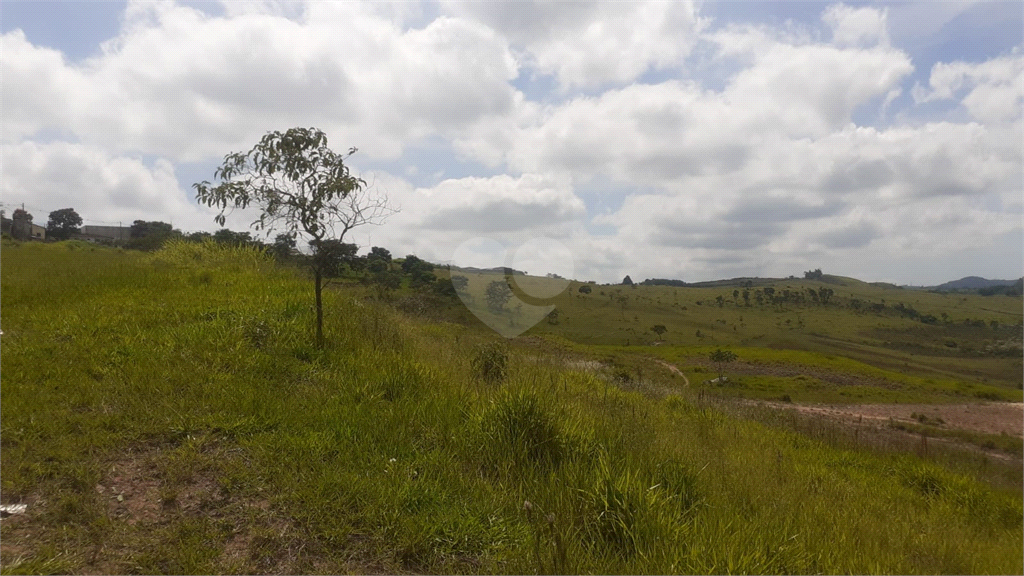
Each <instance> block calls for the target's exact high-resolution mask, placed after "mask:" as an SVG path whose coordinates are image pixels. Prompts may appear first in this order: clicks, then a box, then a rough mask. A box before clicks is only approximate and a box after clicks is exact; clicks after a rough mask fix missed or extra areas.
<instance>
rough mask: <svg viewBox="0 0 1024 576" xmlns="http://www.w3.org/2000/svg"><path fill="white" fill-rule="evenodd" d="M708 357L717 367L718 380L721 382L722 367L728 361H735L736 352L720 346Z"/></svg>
mask: <svg viewBox="0 0 1024 576" xmlns="http://www.w3.org/2000/svg"><path fill="white" fill-rule="evenodd" d="M709 358H710V359H711V361H712V362H714V363H715V366H716V367H717V368H718V381H719V382H722V367H723V366H724V365H725V364H728V363H729V362H733V361H735V360H736V353H735V352H733V351H732V350H722V349H721V348H718V349H716V350H715V351H714V352H712V353H711V354H710V356H709Z"/></svg>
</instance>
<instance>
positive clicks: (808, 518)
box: [0, 244, 1024, 573]
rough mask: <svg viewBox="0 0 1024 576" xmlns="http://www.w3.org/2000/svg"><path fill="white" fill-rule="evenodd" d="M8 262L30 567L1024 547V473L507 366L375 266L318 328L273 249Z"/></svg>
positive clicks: (864, 558) (8, 381)
mask: <svg viewBox="0 0 1024 576" xmlns="http://www.w3.org/2000/svg"><path fill="white" fill-rule="evenodd" d="M0 258H2V269H0V273H2V275H0V280H2V286H0V289H2V297H3V318H2V322H3V330H4V335H3V336H2V346H3V349H2V355H0V378H2V379H0V389H2V405H0V415H2V418H0V446H2V453H0V464H2V468H0V489H2V499H3V501H4V502H5V503H6V502H16V501H24V502H27V503H29V505H30V506H29V510H30V511H29V513H28V514H27V515H26V516H27V518H25V519H24V520H26V521H18V522H10V521H9V520H5V521H4V523H3V524H0V530H2V537H3V541H4V547H3V548H0V561H2V564H3V569H4V571H5V572H27V571H58V572H82V571H107V572H151V573H196V572H211V573H212V572H229V571H231V572H243V573H254V572H277V573H279V572H314V571H318V572H332V573H337V572H342V571H344V572H367V571H382V572H407V571H421V572H452V573H456V572H458V573H462V572H473V573H477V572H504V573H537V572H601V573H648V572H663V573H669V572H671V573H690V572H694V573H697V572H699V573H724V572H760V573H776V572H779V573H781V572H803V573H811V572H828V573H841V572H844V573H845V572H860V573H868V572H871V573H876V572H900V573H925V572H928V573H1020V572H1021V571H1022V569H1024V567H1022V560H1021V557H1022V545H1021V537H1022V526H1021V523H1022V504H1021V502H1022V498H1021V494H1020V493H1019V492H1016V493H1015V492H1012V491H1000V490H997V489H994V488H991V487H989V486H987V485H986V484H984V483H981V482H978V481H977V480H974V479H972V478H970V477H968V476H966V475H961V474H957V473H954V472H952V471H949V470H947V469H944V468H942V467H940V466H937V465H935V464H932V463H929V462H926V461H921V460H920V459H918V458H916V457H914V456H912V455H907V454H891V455H886V454H875V453H871V452H867V451H863V450H857V449H852V448H851V449H843V448H836V447H830V446H828V445H826V444H825V443H823V442H820V441H817V440H814V439H810V438H808V437H807V436H804V435H800V434H797V433H794V432H787V431H783V430H779V429H775V428H771V427H768V426H765V425H763V424H760V423H757V422H754V421H751V420H743V419H738V418H733V417H730V416H728V415H726V414H724V413H723V412H722V411H720V410H717V409H715V408H714V407H709V406H701V405H699V404H696V403H694V402H691V401H689V400H687V399H684V398H679V397H672V398H669V399H665V400H656V399H651V398H648V397H645V396H644V395H642V394H640V393H638V392H631V391H625V390H621V389H619V388H616V387H611V388H609V387H608V386H607V385H606V383H605V382H604V381H602V380H600V379H599V378H598V377H597V376H595V375H594V374H590V373H586V372H580V371H573V370H568V369H566V368H564V367H563V366H562V365H561V364H560V363H559V362H535V361H531V357H532V356H534V355H536V353H537V352H536V350H533V349H531V350H526V349H520V348H519V347H517V346H515V345H513V346H512V347H511V348H510V349H509V350H508V351H507V365H506V370H505V374H504V378H503V379H502V380H501V382H500V383H497V382H496V383H495V384H488V383H485V382H482V381H481V378H480V375H479V366H474V363H473V358H472V352H467V351H472V350H473V347H474V346H475V345H477V344H482V343H485V342H486V341H487V340H488V336H487V335H486V334H485V333H476V332H473V331H472V330H467V329H466V328H464V327H460V326H455V325H444V324H431V325H424V324H423V323H422V322H420V321H418V320H414V319H410V318H406V317H404V316H402V315H401V314H399V313H397V312H396V311H395V310H393V309H391V308H389V307H387V306H386V305H384V304H381V303H379V302H375V301H372V300H369V299H364V298H362V297H361V295H360V293H359V292H358V289H357V288H346V289H343V290H333V291H327V294H325V296H326V301H325V312H326V322H325V328H326V329H327V342H328V344H327V346H326V347H325V348H324V349H322V350H319V349H317V348H316V347H315V346H313V345H312V342H313V340H312V318H313V316H312V288H311V286H310V285H309V282H308V281H307V280H306V279H304V278H298V277H296V276H295V275H294V274H293V273H291V272H289V271H286V270H279V269H276V268H275V267H274V266H273V264H272V263H271V262H269V261H268V260H266V259H265V258H264V257H262V256H261V255H260V254H258V253H254V252H251V251H249V252H246V251H244V250H243V251H238V250H237V249H227V248H223V247H218V246H215V245H192V246H183V245H182V246H179V245H170V246H168V247H167V248H165V249H164V250H163V251H161V252H157V253H155V254H153V255H143V254H134V253H124V252H118V251H115V250H103V249H96V250H86V249H79V248H76V249H74V250H69V249H68V248H66V247H64V246H62V245H61V244H54V245H38V244H26V245H18V246H4V247H3V249H2V252H0ZM100 488H102V489H103V490H102V491H101V490H100ZM115 490H116V491H115ZM117 496H120V497H121V498H122V500H118V499H117Z"/></svg>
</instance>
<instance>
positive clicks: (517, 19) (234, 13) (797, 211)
mask: <svg viewBox="0 0 1024 576" xmlns="http://www.w3.org/2000/svg"><path fill="white" fill-rule="evenodd" d="M808 6H812V7H811V8H810V9H811V10H814V11H815V13H814V14H812V15H811V17H810V18H808V19H807V20H806V22H810V23H809V24H794V23H792V22H788V23H786V24H785V25H784V26H770V25H766V24H756V25H755V24H749V23H734V22H728V21H721V22H713V21H710V20H708V19H706V18H703V17H702V16H701V15H700V10H699V5H698V4H693V3H688V2H682V3H680V2H676V3H671V2H649V3H634V2H631V3H607V2H593V3H539V2H538V3H528V4H523V3H518V4H514V5H502V4H493V3H462V2H459V3H454V2H453V3H442V4H441V5H440V7H437V6H433V5H424V4H413V3H390V4H387V3H385V4H381V3H363V4H360V3H353V2H319V1H311V2H307V3H293V2H275V1H267V2H246V3H241V2H230V1H227V2H224V3H223V6H222V7H221V10H219V11H216V10H215V9H213V8H211V6H209V5H204V6H202V8H203V9H202V10H200V9H196V8H193V7H190V6H183V5H180V4H176V3H174V2H129V3H128V5H127V7H126V9H125V13H124V17H123V19H122V28H121V30H120V31H119V33H118V34H117V35H116V36H115V37H114V38H111V39H110V40H109V41H107V42H106V43H104V44H103V45H102V47H101V50H100V51H99V52H98V53H97V54H96V55H94V56H93V57H90V58H87V59H85V60H82V61H76V62H72V61H70V60H69V59H67V58H66V57H65V56H64V55H63V54H62V53H61V52H60V51H58V50H55V49H53V48H46V47H40V46H36V45H33V44H32V43H31V42H30V41H29V40H28V39H27V38H26V37H25V35H24V34H23V33H22V32H21V31H20V30H11V31H9V32H7V33H6V34H3V35H2V36H0V51H2V52H3V54H4V57H3V59H0V74H2V77H3V83H2V86H0V90H2V98H3V107H4V110H3V112H4V114H3V120H2V121H3V130H2V136H0V138H2V140H0V142H2V148H0V151H2V156H3V158H2V160H3V162H2V168H0V170H2V179H0V181H2V189H0V190H2V193H3V195H4V197H5V199H7V200H10V199H18V200H25V201H26V202H28V201H29V200H30V199H32V198H37V199H39V203H40V204H45V206H46V207H47V208H51V207H52V208H60V207H64V206H66V205H70V206H74V207H75V208H76V209H77V210H79V212H80V213H81V214H82V215H83V216H84V217H86V218H93V219H97V220H118V219H124V220H128V221H130V220H133V219H135V218H146V219H162V220H172V219H173V221H174V223H175V225H176V226H178V227H182V228H189V229H209V228H210V227H211V224H212V220H211V218H210V214H208V213H207V212H206V211H204V209H201V208H200V207H198V206H196V205H195V203H194V202H193V201H192V199H191V194H190V191H188V190H185V189H183V188H182V186H181V184H179V182H178V181H177V178H176V175H175V170H176V169H179V168H181V167H182V166H183V165H186V164H184V163H188V165H191V166H197V165H199V166H206V165H210V164H212V163H214V162H216V161H217V160H218V159H220V158H221V157H222V156H223V155H224V154H225V153H227V152H229V151H235V150H243V149H248V148H249V147H251V146H252V144H253V143H254V142H255V141H256V140H258V138H259V137H260V136H262V135H263V134H264V133H265V132H267V131H269V130H283V129H286V128H289V127H291V126H310V125H312V126H317V127H319V128H321V129H324V130H325V131H326V132H327V133H328V135H329V136H330V141H331V145H332V146H333V147H335V148H336V149H345V148H347V147H349V146H356V147H359V149H360V154H359V155H357V156H355V157H353V161H354V162H355V163H356V164H354V165H353V166H354V168H356V169H358V168H359V165H358V164H359V163H362V162H364V161H365V162H367V163H368V164H370V165H373V166H375V167H377V168H378V170H377V171H376V172H375V173H373V174H365V175H366V176H367V177H368V178H369V179H370V180H371V182H372V184H373V185H374V186H375V187H377V188H378V189H379V191H381V192H384V193H387V194H388V195H389V196H390V197H391V199H392V201H393V202H394V203H395V204H396V205H399V206H401V208H402V211H401V213H399V214H396V215H395V216H394V217H392V218H391V219H390V220H389V221H388V223H387V225H386V226H382V227H366V228H364V229H359V230H357V231H356V232H354V233H353V235H352V236H351V237H349V238H346V241H354V242H357V243H358V244H360V245H361V246H365V247H368V246H370V245H382V246H385V247H389V248H391V249H393V251H395V252H397V253H415V254H418V255H421V256H423V257H426V258H430V259H434V260H437V261H445V260H447V259H449V258H451V256H452V254H453V253H454V250H455V249H456V248H457V247H458V246H459V245H460V244H461V243H463V242H465V241H467V240H468V239H470V238H473V237H476V236H486V237H493V238H494V239H496V240H497V241H499V242H503V243H506V244H508V245H509V246H510V247H512V246H514V245H515V243H516V242H523V241H525V240H528V239H529V238H531V237H539V236H548V237H552V238H555V239H557V240H558V241H559V242H562V243H564V244H565V245H566V246H567V247H568V249H569V250H570V251H571V252H572V254H574V257H575V268H574V269H575V270H576V272H575V273H576V274H577V275H578V276H579V277H581V278H593V279H596V280H604V281H608V280H619V279H621V278H622V276H624V275H625V274H627V273H628V274H631V275H632V276H633V277H634V278H635V279H640V278H643V277H645V276H646V277H655V276H657V277H672V276H676V277H681V278H684V279H688V280H698V279H710V278H715V277H721V276H723V275H729V274H732V275H747V274H784V275H788V274H790V273H794V271H798V270H801V269H807V268H811V267H819V266H823V265H824V264H823V262H835V263H836V264H837V265H839V264H840V263H842V265H843V266H846V265H847V264H846V263H847V262H849V266H850V270H849V271H848V272H847V271H845V270H843V271H839V270H837V272H846V273H850V274H864V275H866V277H869V278H870V277H872V276H871V270H873V269H874V270H881V269H882V268H880V267H879V266H881V265H880V264H879V263H880V262H881V263H885V262H888V261H889V260H891V259H892V258H906V259H917V261H922V262H923V261H928V262H932V263H933V264H930V266H932V268H931V270H932V271H933V273H934V274H935V275H936V276H943V275H944V274H941V264H942V259H941V258H940V257H938V256H936V255H935V254H936V253H937V252H936V251H938V250H946V251H948V253H949V254H950V255H951V256H950V258H954V257H955V255H956V254H967V252H965V250H975V251H980V250H984V249H986V247H992V246H997V245H998V246H1002V245H1003V244H1005V243H1006V242H1008V241H1011V240H1013V239H1014V238H1017V239H1018V240H1019V238H1020V235H1021V223H1020V214H1021V200H1020V198H1021V184H1020V183H1021V180H1022V178H1024V173H1022V162H1021V158H1022V142H1021V138H1020V131H1021V126H1022V123H1021V119H1022V118H1021V116H1022V115H1021V110H1022V106H1024V95H1022V92H1024V64H1022V62H1024V59H1022V56H1021V54H1020V52H1019V48H1018V49H1017V50H1014V51H1011V52H1007V53H1004V54H1003V55H1002V56H1000V57H997V58H991V59H988V60H984V61H980V62H966V61H964V60H963V59H959V60H955V61H952V62H939V63H936V64H935V65H934V66H932V68H931V70H930V74H929V79H928V82H927V85H926V86H920V85H918V86H911V85H909V84H910V80H909V78H910V77H911V74H913V72H914V70H915V68H914V63H915V62H918V61H921V59H920V58H919V57H918V54H917V53H913V54H912V53H911V52H912V51H909V50H908V48H907V47H906V45H904V44H901V42H900V38H902V37H904V36H905V35H903V36H901V34H900V32H901V31H902V30H901V29H899V28H900V26H902V25H897V24H896V22H897V21H898V22H905V21H906V20H907V17H906V14H907V7H905V6H894V7H892V8H891V9H890V8H885V7H882V8H875V7H856V8H855V7H850V6H847V5H843V4H836V5H832V6H827V7H818V6H814V5H808ZM204 10H205V11H204ZM215 11H216V12H217V13H216V14H213V13H211V12H215ZM942 12H943V13H944V14H947V13H948V14H953V13H955V12H957V10H952V9H947V8H943V9H942ZM948 14H947V15H948ZM951 17H952V16H950V18H951ZM943 18H945V20H943V22H945V21H946V20H948V18H946V16H943ZM950 25H952V23H950ZM933 32H934V31H933ZM709 70H710V71H712V72H713V73H714V80H711V79H710V76H705V75H704V73H705V72H707V71H709ZM652 71H653V72H657V74H651V72H652ZM709 74H710V73H709ZM521 76H527V77H532V78H533V79H535V80H539V81H538V82H534V83H532V84H531V83H525V84H524V83H521V82H517V80H521ZM548 84H553V85H554V88H553V89H551V90H549V91H548V92H544V90H545V89H544V88H543V87H544V86H546V85H548ZM516 85H526V86H529V88H528V89H526V90H525V93H524V91H521V90H519V89H517V88H516ZM538 91H539V92H540V93H539V94H538ZM906 91H910V93H911V95H912V98H901V97H900V95H901V94H903V93H904V92H906ZM910 100H913V103H909V101H910ZM929 102H948V103H949V104H950V105H951V106H955V107H957V110H956V112H955V113H953V114H947V113H946V112H940V113H939V114H936V115H931V114H932V112H931V111H932V110H934V109H936V108H937V107H936V106H917V105H919V104H925V103H929ZM907 106H911V107H912V108H910V109H909V111H908V109H907V108H906V107H907ZM961 107H962V108H961ZM946 108H947V110H948V108H949V106H947V107H946ZM894 109H895V110H894ZM914 114H920V116H914ZM908 116H909V117H912V118H913V120H908V119H907V118H908ZM864 118H876V119H877V120H876V121H875V122H874V123H873V125H866V124H865V121H864V120H863V119H864ZM965 119H966V120H965ZM410 150H414V151H419V152H410V153H407V151H410ZM452 151H454V155H452V154H451V152H452ZM417 153H420V156H424V155H425V156H426V157H428V158H431V159H434V158H437V159H438V160H437V165H436V166H434V165H430V166H427V165H423V163H422V162H419V163H417V158H419V159H420V160H422V158H421V157H417V156H416V154H417ZM154 158H155V159H154ZM357 171H358V170H357ZM399 174H404V175H406V176H407V177H408V178H411V179H415V182H416V185H413V184H412V183H411V182H410V180H408V179H406V178H402V177H399V176H396V175H399ZM428 174H434V175H435V176H434V177H433V178H427V177H426V176H423V175H428ZM444 174H458V175H459V177H451V178H448V179H444V180H441V178H442V177H443V176H444ZM439 180H440V181H439ZM620 201H621V202H620ZM606 207H610V209H606ZM599 212H600V214H598V213H599ZM90 214H92V216H90ZM100 214H101V215H100ZM236 216H238V215H236ZM241 216H244V215H241ZM230 223H231V225H232V226H233V227H235V228H244V227H245V226H246V225H247V224H248V221H242V219H241V217H240V216H239V217H238V218H235V219H234V220H231V221H230ZM1015 235H1016V236H1015ZM1007 239H1010V240H1007ZM1000 243H1002V244H1000ZM1018 244H1019V242H1018ZM1004 252H1005V250H1004ZM889 253H891V254H892V255H893V256H891V257H889V256H886V254H889ZM1001 253H1002V252H1001ZM556 259H557V258H556ZM548 260H551V258H549V259H548ZM538 261H540V260H538ZM497 264H498V263H495V265H497ZM1017 273H1019V272H1017ZM1014 274H1016V273H1014ZM1004 275H1012V274H1004ZM936 279H937V280H939V279H940V278H936ZM945 279H948V278H941V280H945ZM905 280H910V279H905Z"/></svg>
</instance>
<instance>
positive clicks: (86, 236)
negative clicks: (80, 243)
mask: <svg viewBox="0 0 1024 576" xmlns="http://www.w3.org/2000/svg"><path fill="white" fill-rule="evenodd" d="M131 237H132V235H131V228H130V227H128V226H82V231H81V232H79V233H78V234H76V235H75V239H76V240H85V241H86V242H127V241H128V240H129V239H130V238H131Z"/></svg>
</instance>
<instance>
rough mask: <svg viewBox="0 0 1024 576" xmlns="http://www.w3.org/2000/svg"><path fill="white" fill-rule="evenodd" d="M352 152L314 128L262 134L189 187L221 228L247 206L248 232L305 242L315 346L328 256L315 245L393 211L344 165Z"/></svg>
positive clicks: (320, 336)
mask: <svg viewBox="0 0 1024 576" xmlns="http://www.w3.org/2000/svg"><path fill="white" fill-rule="evenodd" d="M355 152H356V149H355V148H350V149H349V150H348V153H347V154H338V153H336V152H334V151H333V150H331V149H330V148H328V147H327V135H326V134H324V133H323V132H322V131H321V130H318V129H316V128H291V129H289V130H288V131H286V132H270V133H268V134H267V135H266V136H264V137H263V138H262V139H261V140H260V141H259V143H257V144H256V145H255V146H253V147H252V149H251V150H249V151H248V152H232V153H230V154H228V155H227V156H225V157H224V163H223V164H222V165H221V166H220V168H217V169H216V171H214V178H216V179H218V180H220V183H219V184H217V185H216V186H214V185H212V184H210V183H209V182H207V181H205V180H204V181H203V182H198V183H196V184H193V185H192V187H193V188H195V190H196V199H197V200H198V201H199V202H200V203H203V204H206V205H207V206H210V207H214V208H219V209H220V213H219V214H217V216H216V217H215V218H214V220H216V222H217V223H218V224H220V225H221V226H223V225H224V222H225V220H226V217H225V214H226V212H228V211H231V210H234V209H235V208H241V209H245V208H248V207H250V206H253V207H255V208H258V209H259V212H260V215H259V217H258V218H257V219H256V220H254V221H253V222H252V224H251V226H252V227H253V228H255V229H256V230H266V231H267V232H268V233H269V232H270V231H272V230H273V231H277V232H281V233H285V234H290V235H293V236H302V237H304V238H307V239H308V240H309V246H310V247H311V249H312V251H313V258H311V259H310V260H309V262H310V267H311V268H312V270H313V279H314V291H315V295H316V345H317V346H318V347H323V344H324V327H323V326H324V310H323V283H324V272H325V266H327V267H329V266H331V265H332V260H333V259H332V258H322V257H317V256H318V252H319V251H320V249H321V248H325V247H328V246H332V247H333V244H330V243H326V241H327V240H336V241H337V242H339V243H340V242H341V241H342V240H343V239H344V238H345V234H347V233H348V232H349V231H350V230H352V229H353V228H355V227H357V226H362V225H364V224H379V223H381V222H382V221H383V220H384V219H385V218H387V216H389V215H391V214H392V213H394V212H395V210H394V209H392V208H391V207H390V206H389V205H388V202H387V198H386V197H384V196H381V195H377V194H373V193H370V192H368V191H367V189H366V181H364V180H363V179H362V178H358V177H356V176H353V175H352V174H351V173H350V171H349V167H348V166H346V165H345V160H347V159H348V158H349V157H350V156H351V155H352V154H355Z"/></svg>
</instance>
